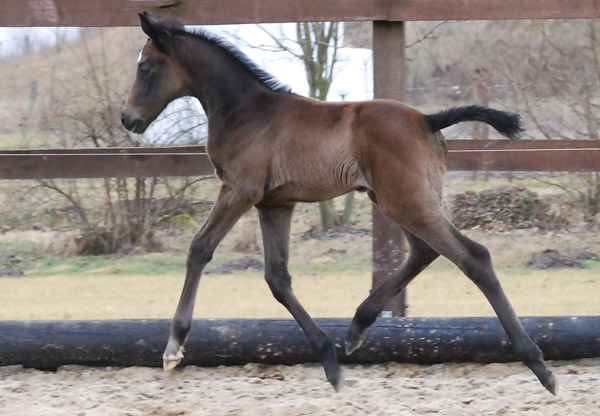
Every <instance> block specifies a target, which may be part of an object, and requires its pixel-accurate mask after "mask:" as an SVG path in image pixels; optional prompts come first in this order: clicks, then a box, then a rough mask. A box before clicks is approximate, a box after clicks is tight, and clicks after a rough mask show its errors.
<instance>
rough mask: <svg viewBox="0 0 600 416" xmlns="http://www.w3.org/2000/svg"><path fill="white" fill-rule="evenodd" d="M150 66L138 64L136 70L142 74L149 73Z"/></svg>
mask: <svg viewBox="0 0 600 416" xmlns="http://www.w3.org/2000/svg"><path fill="white" fill-rule="evenodd" d="M151 69H152V68H151V67H150V66H149V65H140V67H139V68H138V71H139V73H140V74H142V75H149V74H150V70H151Z"/></svg>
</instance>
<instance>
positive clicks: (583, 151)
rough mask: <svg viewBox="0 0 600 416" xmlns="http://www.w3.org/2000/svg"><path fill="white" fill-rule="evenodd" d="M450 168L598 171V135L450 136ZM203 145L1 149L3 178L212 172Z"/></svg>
mask: <svg viewBox="0 0 600 416" xmlns="http://www.w3.org/2000/svg"><path fill="white" fill-rule="evenodd" d="M447 161H448V170H454V171H469V170H481V171H553V172H593V171H596V172H597V171H600V140H520V141H509V140H448V159H447ZM213 173H214V168H213V166H212V165H211V163H210V160H209V158H208V155H207V153H206V148H205V147H204V146H188V147H159V148H139V147H135V148H90V149H35V150H0V179H55V178H121V177H153V176H156V177H158V176H200V175H212V174H213Z"/></svg>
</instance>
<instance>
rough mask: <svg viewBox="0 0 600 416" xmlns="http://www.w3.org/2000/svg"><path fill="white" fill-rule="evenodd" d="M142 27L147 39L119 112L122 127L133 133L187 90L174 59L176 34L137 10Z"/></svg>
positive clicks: (141, 129) (184, 79) (138, 131)
mask: <svg viewBox="0 0 600 416" xmlns="http://www.w3.org/2000/svg"><path fill="white" fill-rule="evenodd" d="M139 16H140V20H141V23H142V30H143V31H144V32H145V33H146V34H147V35H148V41H147V42H146V44H145V45H144V47H143V48H142V51H141V52H140V55H139V58H138V63H137V74H136V77H135V82H134V83H133V86H132V87H131V91H130V92H129V97H128V98H127V101H126V102H125V106H124V107H123V111H122V113H121V122H122V123H123V126H124V127H125V128H126V129H127V130H130V131H133V132H134V133H143V132H144V131H145V130H146V128H148V125H149V124H150V123H151V122H152V121H154V119H156V117H158V115H159V114H160V113H161V111H162V110H163V109H164V108H165V107H166V106H167V104H169V103H170V102H171V101H173V100H174V99H176V98H179V97H182V96H184V95H185V93H186V84H187V83H186V78H185V72H184V70H183V68H182V67H181V66H180V64H179V63H178V61H177V60H176V59H173V55H174V53H175V48H174V45H173V43H174V42H173V40H174V37H175V36H176V35H175V33H174V32H173V30H172V29H171V27H170V25H169V24H163V23H162V22H158V21H156V20H155V19H153V18H152V16H150V15H149V14H148V13H147V12H144V13H140V15H139Z"/></svg>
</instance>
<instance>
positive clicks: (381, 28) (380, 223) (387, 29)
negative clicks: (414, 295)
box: [372, 21, 406, 316]
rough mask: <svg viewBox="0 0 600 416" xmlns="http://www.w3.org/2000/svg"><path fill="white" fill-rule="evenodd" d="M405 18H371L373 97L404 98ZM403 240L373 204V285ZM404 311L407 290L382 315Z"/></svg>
mask: <svg viewBox="0 0 600 416" xmlns="http://www.w3.org/2000/svg"><path fill="white" fill-rule="evenodd" d="M405 43H406V42H405V24H404V22H387V21H377V22H373V93H374V96H375V98H389V99H393V100H398V101H404V98H405V91H406V52H405V51H406V48H405ZM405 250H406V242H405V239H404V235H403V233H402V229H401V228H400V227H399V226H398V224H396V223H394V222H393V221H391V220H390V219H388V218H387V217H385V216H384V215H383V214H382V213H381V211H380V210H379V208H378V207H377V206H376V205H373V277H372V287H373V288H376V287H378V286H380V285H381V284H382V283H383V282H384V281H385V280H386V279H387V278H388V276H389V275H390V274H391V273H392V272H394V271H395V270H397V269H398V267H399V266H400V264H401V263H402V262H403V261H404V252H405ZM390 313H391V315H392V316H405V315H406V292H405V291H403V292H402V293H400V294H399V295H398V296H396V297H395V298H394V299H393V300H392V301H391V302H390V303H389V304H388V305H387V306H386V307H385V309H384V312H383V315H384V316H387V315H389V314H390Z"/></svg>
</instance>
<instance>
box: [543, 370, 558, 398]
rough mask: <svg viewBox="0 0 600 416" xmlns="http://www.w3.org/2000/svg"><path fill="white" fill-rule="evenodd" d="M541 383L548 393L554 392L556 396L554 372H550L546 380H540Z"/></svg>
mask: <svg viewBox="0 0 600 416" xmlns="http://www.w3.org/2000/svg"><path fill="white" fill-rule="evenodd" d="M542 385H543V386H544V387H546V390H548V391H549V392H550V393H552V394H554V395H555V396H556V393H558V380H556V377H554V374H552V373H550V375H549V376H548V378H547V379H546V381H545V382H542Z"/></svg>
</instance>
